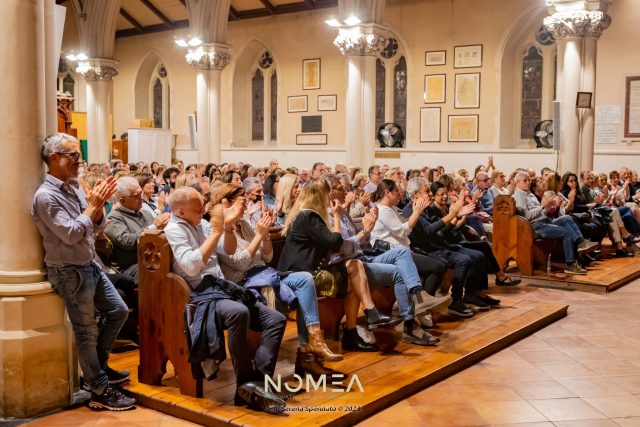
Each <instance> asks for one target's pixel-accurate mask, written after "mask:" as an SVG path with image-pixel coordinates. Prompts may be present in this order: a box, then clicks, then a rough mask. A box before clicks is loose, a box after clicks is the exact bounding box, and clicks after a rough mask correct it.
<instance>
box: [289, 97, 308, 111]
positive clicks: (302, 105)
mask: <svg viewBox="0 0 640 427" xmlns="http://www.w3.org/2000/svg"><path fill="white" fill-rule="evenodd" d="M287 111H288V112H289V113H303V112H305V111H307V95H299V96H288V97H287Z"/></svg>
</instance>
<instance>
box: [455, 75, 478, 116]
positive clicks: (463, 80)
mask: <svg viewBox="0 0 640 427" xmlns="http://www.w3.org/2000/svg"><path fill="white" fill-rule="evenodd" d="M453 106H454V108H480V73H466V74H456V87H455V91H454V103H453Z"/></svg>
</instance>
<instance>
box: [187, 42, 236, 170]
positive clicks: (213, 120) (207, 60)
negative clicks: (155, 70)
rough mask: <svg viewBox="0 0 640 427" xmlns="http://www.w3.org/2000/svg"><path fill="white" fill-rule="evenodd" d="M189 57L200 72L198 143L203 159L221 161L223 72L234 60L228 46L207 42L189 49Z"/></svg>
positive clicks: (197, 81) (198, 82)
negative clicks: (221, 79) (221, 75)
mask: <svg viewBox="0 0 640 427" xmlns="http://www.w3.org/2000/svg"><path fill="white" fill-rule="evenodd" d="M186 60H187V62H188V63H189V64H191V65H193V66H194V67H195V69H196V71H197V75H196V91H197V100H196V106H197V115H198V120H197V128H198V135H197V142H198V160H199V161H200V162H205V163H206V162H213V163H220V162H221V155H220V147H221V145H222V141H221V139H222V132H221V129H220V95H221V93H220V92H221V88H220V74H221V73H222V70H223V69H224V67H226V66H227V64H229V62H230V61H231V54H230V53H229V46H228V45H224V44H219V43H207V44H203V45H201V46H199V47H198V48H196V49H190V50H189V52H188V53H187V55H186Z"/></svg>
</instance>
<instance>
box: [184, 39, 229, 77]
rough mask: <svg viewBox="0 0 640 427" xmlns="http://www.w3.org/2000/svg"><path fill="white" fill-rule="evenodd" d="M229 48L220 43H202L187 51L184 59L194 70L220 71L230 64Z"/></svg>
mask: <svg viewBox="0 0 640 427" xmlns="http://www.w3.org/2000/svg"><path fill="white" fill-rule="evenodd" d="M230 47H231V46H229V45H226V44H220V43H204V44H202V45H200V46H198V47H196V48H193V49H189V51H188V52H187V54H186V56H185V59H186V60H187V63H189V64H191V65H193V66H194V67H195V69H196V70H222V69H224V67H226V66H227V65H229V63H230V62H231V53H230V52H229V48H230Z"/></svg>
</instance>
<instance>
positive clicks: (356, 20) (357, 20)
mask: <svg viewBox="0 0 640 427" xmlns="http://www.w3.org/2000/svg"><path fill="white" fill-rule="evenodd" d="M343 22H344V23H345V24H347V25H358V24H359V23H361V22H362V21H361V20H360V18H358V17H357V16H353V15H351V16H350V17H348V18H347V19H345V20H344V21H343Z"/></svg>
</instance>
